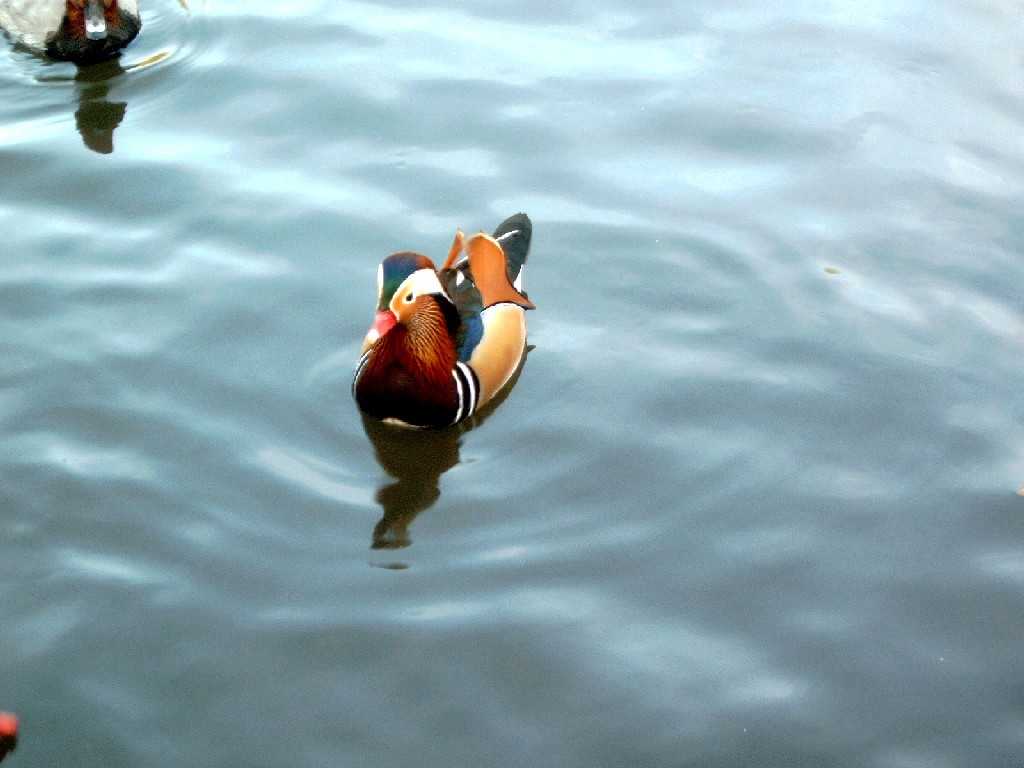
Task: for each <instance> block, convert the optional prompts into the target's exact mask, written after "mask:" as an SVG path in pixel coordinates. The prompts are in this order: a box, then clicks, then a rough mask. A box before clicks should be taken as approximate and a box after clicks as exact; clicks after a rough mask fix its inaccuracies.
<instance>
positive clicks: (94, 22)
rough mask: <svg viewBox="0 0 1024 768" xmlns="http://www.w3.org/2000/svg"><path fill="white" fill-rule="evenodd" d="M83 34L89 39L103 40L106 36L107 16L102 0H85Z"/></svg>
mask: <svg viewBox="0 0 1024 768" xmlns="http://www.w3.org/2000/svg"><path fill="white" fill-rule="evenodd" d="M85 36H86V37H87V38H88V39H89V40H103V39H104V38H106V36H107V17H106V14H105V12H104V10H103V0H87V2H86V4H85Z"/></svg>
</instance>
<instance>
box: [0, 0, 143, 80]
mask: <svg viewBox="0 0 1024 768" xmlns="http://www.w3.org/2000/svg"><path fill="white" fill-rule="evenodd" d="M0 28H2V29H3V30H4V31H5V32H6V33H7V34H8V36H10V37H11V39H12V40H14V41H15V42H16V43H18V44H20V45H23V46H25V47H26V48H29V49H30V50H33V51H35V52H36V53H38V54H42V55H45V56H48V57H49V58H51V59H55V60H59V61H70V62H73V63H75V64H78V65H88V64H94V63H96V62H99V61H104V60H106V59H111V58H113V57H115V56H117V55H118V54H119V53H120V51H121V49H122V48H124V47H125V46H127V45H128V44H129V43H130V42H131V41H132V40H134V39H135V37H136V36H137V35H138V34H139V30H140V29H142V20H141V19H140V18H139V9H138V5H137V3H136V0H0Z"/></svg>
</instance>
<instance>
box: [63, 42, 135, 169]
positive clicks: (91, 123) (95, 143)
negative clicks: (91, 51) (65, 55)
mask: <svg viewBox="0 0 1024 768" xmlns="http://www.w3.org/2000/svg"><path fill="white" fill-rule="evenodd" d="M124 73H125V70H124V68H122V67H121V64H120V62H118V60H117V59H111V60H110V61H103V62H100V63H99V64H93V65H91V66H88V67H80V68H79V70H78V74H77V75H76V76H75V86H76V90H77V92H78V109H77V110H76V111H75V124H76V125H77V126H78V132H79V133H80V134H81V135H82V141H83V142H85V146H87V147H88V148H89V149H91V150H92V151H93V152H99V153H100V154H103V155H109V154H110V153H111V152H113V151H114V129H116V128H117V126H119V125H120V124H121V121H122V120H124V115H125V111H126V110H127V108H128V105H127V104H126V103H125V102H123V101H110V100H109V99H108V98H107V94H108V93H109V92H110V86H111V85H112V83H113V81H114V80H116V79H117V78H118V77H120V76H121V75H123V74H124Z"/></svg>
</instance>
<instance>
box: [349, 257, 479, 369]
mask: <svg viewBox="0 0 1024 768" xmlns="http://www.w3.org/2000/svg"><path fill="white" fill-rule="evenodd" d="M438 318H440V319H441V320H442V321H443V322H441V323H438V322H437V320H438ZM428 321H432V322H428ZM458 323H459V316H458V313H457V312H456V311H455V307H454V306H453V305H452V303H451V301H450V300H449V299H448V296H447V295H446V294H445V292H444V288H442V286H441V282H440V280H438V278H437V270H436V269H435V268H434V262H433V261H431V260H430V259H429V258H428V257H426V256H423V255H422V254H419V253H412V252H410V251H404V252H402V253H395V254H392V255H391V256H388V257H387V258H386V259H384V261H383V262H381V264H380V267H379V268H378V270H377V312H376V314H375V315H374V319H373V325H372V326H370V330H369V331H368V332H367V334H366V339H365V340H364V341H363V349H362V352H366V350H368V349H369V348H370V347H372V346H373V345H374V344H376V343H377V342H378V341H379V340H380V339H381V338H382V337H383V336H384V335H386V334H387V333H389V332H390V331H391V330H392V329H394V328H395V327H396V326H398V325H401V326H404V328H405V329H406V331H409V330H411V331H413V333H414V335H415V334H416V332H419V331H426V330H428V329H429V327H430V326H435V327H437V330H438V331H440V330H441V329H442V328H443V329H444V330H445V331H446V332H447V333H448V335H449V337H451V336H452V335H454V331H455V329H456V327H457V326H458ZM433 341H435V342H441V341H442V340H441V339H434V340H433Z"/></svg>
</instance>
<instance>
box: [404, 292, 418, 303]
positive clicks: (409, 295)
mask: <svg viewBox="0 0 1024 768" xmlns="http://www.w3.org/2000/svg"><path fill="white" fill-rule="evenodd" d="M415 298H416V294H414V293H413V292H412V291H409V293H407V294H405V297H404V298H403V299H402V301H404V302H405V303H406V304H412V302H413V300H414V299H415Z"/></svg>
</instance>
